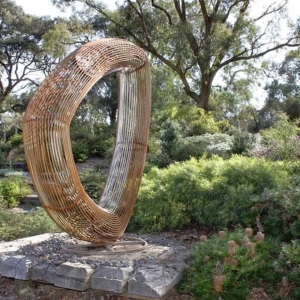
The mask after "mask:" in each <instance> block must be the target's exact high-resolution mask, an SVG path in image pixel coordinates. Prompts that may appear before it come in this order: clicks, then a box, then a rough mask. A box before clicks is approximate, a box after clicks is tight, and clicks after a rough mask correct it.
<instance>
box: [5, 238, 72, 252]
mask: <svg viewBox="0 0 300 300" xmlns="http://www.w3.org/2000/svg"><path fill="white" fill-rule="evenodd" d="M59 235H60V236H67V234H66V233H59ZM53 236H54V234H53V233H44V234H40V235H36V236H31V237H28V238H23V239H18V240H14V241H10V242H1V243H0V254H1V253H11V252H16V251H18V250H19V249H20V247H23V246H26V245H32V244H38V243H40V242H43V241H46V240H48V239H50V238H52V237H53Z"/></svg>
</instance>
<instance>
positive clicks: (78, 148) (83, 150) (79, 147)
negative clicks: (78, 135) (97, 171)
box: [72, 140, 90, 162]
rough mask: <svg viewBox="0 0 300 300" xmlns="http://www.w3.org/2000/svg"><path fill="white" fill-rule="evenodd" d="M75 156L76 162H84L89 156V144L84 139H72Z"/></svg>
mask: <svg viewBox="0 0 300 300" xmlns="http://www.w3.org/2000/svg"><path fill="white" fill-rule="evenodd" d="M72 151H73V157H74V159H75V161H76V162H84V161H86V160H87V159H88V158H89V155H90V153H89V152H90V151H89V146H88V144H87V143H85V142H84V141H80V140H79V141H76V142H73V141H72Z"/></svg>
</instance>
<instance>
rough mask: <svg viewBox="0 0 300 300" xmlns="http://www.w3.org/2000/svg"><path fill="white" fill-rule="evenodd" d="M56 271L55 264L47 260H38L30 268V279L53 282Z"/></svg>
mask: <svg viewBox="0 0 300 300" xmlns="http://www.w3.org/2000/svg"><path fill="white" fill-rule="evenodd" d="M56 271H57V266H55V265H53V264H50V263H47V262H40V263H38V264H36V265H35V266H34V267H33V268H32V274H31V279H32V280H33V281H43V282H47V283H50V284H54V281H55V276H56Z"/></svg>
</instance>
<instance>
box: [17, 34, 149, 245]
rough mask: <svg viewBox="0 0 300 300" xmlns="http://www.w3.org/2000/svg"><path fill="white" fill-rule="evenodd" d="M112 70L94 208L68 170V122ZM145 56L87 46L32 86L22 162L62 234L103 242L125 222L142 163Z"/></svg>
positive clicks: (101, 44) (124, 48)
mask: <svg viewBox="0 0 300 300" xmlns="http://www.w3.org/2000/svg"><path fill="white" fill-rule="evenodd" d="M115 71H118V72H119V108H118V126H117V137H116V145H115V150H114V155H113V160H112V163H111V167H110V173H109V176H108V179H107V181H106V186H105V188H104V191H103V194H102V197H101V199H100V202H99V204H98V205H97V204H95V203H94V202H93V200H92V199H91V198H90V197H89V196H88V195H87V194H86V192H85V190H84V188H83V186H82V184H81V182H80V179H79V176H78V172H77V169H76V165H75V162H74V158H73V155H72V147H71V140H70V123H71V121H72V118H73V116H74V114H75V112H76V110H77V108H78V106H79V104H80V102H81V101H82V99H83V98H84V97H85V95H86V94H87V92H88V91H89V90H90V88H91V87H92V86H93V85H94V84H95V83H96V82H97V81H98V80H99V79H101V78H102V77H103V76H105V75H107V74H109V73H111V72H115ZM150 102H151V78H150V66H149V61H148V58H147V54H146V53H145V52H144V50H142V49H141V48H139V47H137V46H135V45H134V44H132V43H130V42H128V41H125V40H120V39H102V40H98V41H94V42H91V43H87V44H85V45H83V46H82V47H80V48H79V49H77V50H75V51H74V52H72V53H71V54H70V55H68V56H67V57H66V58H65V59H64V60H63V61H61V63H60V64H58V65H57V66H56V68H55V69H54V71H53V72H52V73H51V74H50V76H48V77H47V78H46V79H45V80H44V82H43V83H42V84H41V86H40V87H39V89H38V91H37V92H36V94H35V96H34V97H33V99H32V100H31V102H30V103H29V105H28V107H27V110H26V113H25V117H24V127H23V135H24V146H25V151H26V159H27V165H28V168H29V171H30V174H31V177H32V179H33V182H34V185H35V188H36V191H37V193H38V196H39V199H40V201H41V203H42V206H43V207H44V209H45V210H46V211H47V212H48V214H49V215H50V217H51V218H52V219H53V220H54V221H55V222H56V223H57V224H58V225H59V226H60V227H61V228H62V229H63V230H64V231H66V232H67V233H69V234H70V235H72V236H74V237H76V238H78V239H81V240H85V241H89V242H94V243H98V244H101V245H105V244H108V243H113V242H115V241H116V240H118V238H120V237H121V236H122V234H123V232H124V231H125V228H126V226H127V224H128V222H129V219H130V217H131V214H132V211H133V207H134V204H135V201H136V197H137V193H138V190H139V186H140V181H141V177H142V174H143V169H144V163H145V159H146V152H147V143H148V132H149V122H150V109H151V108H150V106H151V103H150Z"/></svg>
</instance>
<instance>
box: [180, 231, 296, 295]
mask: <svg viewBox="0 0 300 300" xmlns="http://www.w3.org/2000/svg"><path fill="white" fill-rule="evenodd" d="M204 240H205V239H203V241H204ZM299 253H300V245H299V242H298V241H292V243H291V244H290V245H286V244H285V245H282V244H280V241H279V240H278V239H273V238H269V237H267V238H266V239H265V240H258V238H257V236H256V237H255V236H251V233H250V234H249V230H248V235H246V234H245V233H243V232H242V231H239V230H238V231H235V232H232V233H228V232H227V233H226V234H225V236H223V235H222V236H221V235H220V237H219V236H216V235H215V236H212V237H211V238H209V239H207V240H206V241H204V242H202V243H197V244H195V246H194V248H193V250H192V257H193V259H192V261H191V263H190V265H189V267H188V268H187V270H186V272H185V275H184V278H183V281H182V282H181V283H180V285H179V290H180V291H181V292H183V293H186V294H191V295H192V296H193V297H195V299H203V300H214V299H215V300H217V299H224V300H226V299H228V300H234V299H236V300H240V299H248V296H249V294H250V292H251V291H252V290H253V289H254V288H256V289H257V288H260V289H261V290H262V291H263V292H264V293H267V294H268V295H269V297H270V298H268V299H299V296H300V293H299V291H300V280H299V278H300V276H299V275H300V269H299V263H300V260H299ZM251 299H252V298H251ZM255 299H258V298H255ZM259 299H261V298H259Z"/></svg>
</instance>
